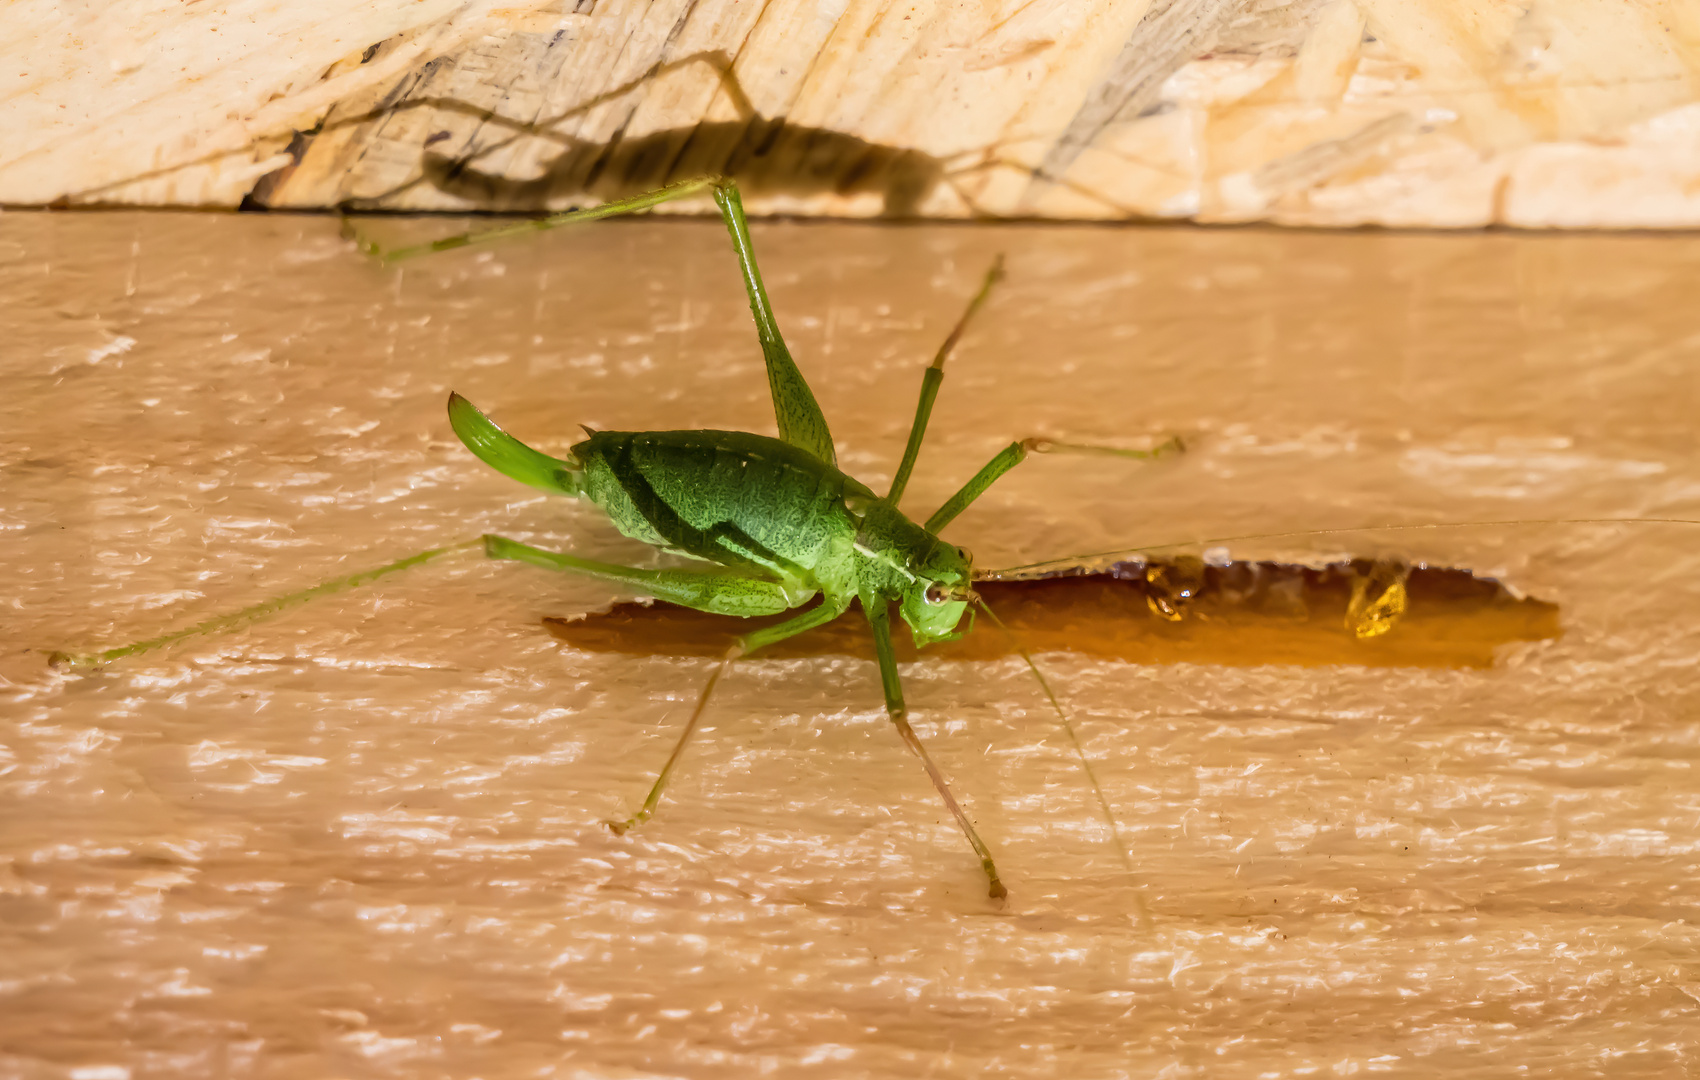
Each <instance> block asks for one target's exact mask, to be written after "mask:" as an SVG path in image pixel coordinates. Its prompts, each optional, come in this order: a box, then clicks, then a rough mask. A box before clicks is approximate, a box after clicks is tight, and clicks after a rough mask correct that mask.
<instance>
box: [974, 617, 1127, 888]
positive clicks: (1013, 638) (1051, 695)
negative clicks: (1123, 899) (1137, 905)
mask: <svg viewBox="0 0 1700 1080" xmlns="http://www.w3.org/2000/svg"><path fill="white" fill-rule="evenodd" d="M970 599H971V600H972V602H973V604H974V606H976V607H978V608H979V609H980V610H981V611H983V612H985V613H986V618H988V619H990V620H991V621H992V623H993V625H995V626H996V627H997V628H998V629H999V630H1001V631H1003V634H1004V636H1005V637H1007V638H1009V642H1010V644H1011V645H1013V646H1015V651H1016V652H1018V653H1020V654H1021V659H1022V660H1024V661H1026V663H1027V670H1028V671H1031V672H1032V673H1033V677H1034V678H1035V679H1037V680H1039V689H1041V690H1043V691H1044V692H1045V699H1046V700H1047V701H1049V702H1050V703H1051V708H1052V709H1054V710H1055V711H1056V714H1057V719H1058V720H1059V721H1061V722H1062V729H1063V731H1065V732H1067V733H1068V741H1069V743H1070V744H1072V745H1073V747H1074V756H1075V757H1076V758H1078V759H1079V761H1080V767H1081V768H1082V769H1084V770H1085V771H1086V779H1087V781H1088V782H1090V783H1091V785H1092V794H1093V795H1094V796H1096V797H1097V799H1098V808H1099V809H1100V810H1102V811H1103V813H1104V820H1105V822H1107V823H1108V824H1109V826H1110V839H1111V840H1112V841H1113V842H1114V843H1115V845H1116V852H1117V854H1119V855H1120V856H1121V860H1122V866H1123V868H1125V869H1126V870H1127V872H1128V873H1129V874H1130V875H1131V874H1132V873H1133V857H1132V856H1131V855H1129V854H1128V850H1127V845H1126V844H1124V843H1123V842H1122V834H1121V829H1120V828H1119V827H1118V826H1117V824H1116V815H1115V813H1114V812H1113V811H1112V810H1111V809H1110V800H1109V799H1108V798H1106V797H1105V795H1104V789H1103V787H1101V786H1100V785H1099V783H1098V774H1097V773H1095V772H1093V771H1092V760H1091V759H1090V758H1088V757H1087V756H1086V747H1084V746H1082V745H1081V743H1080V736H1078V735H1076V734H1075V732H1074V725H1073V724H1072V723H1070V722H1069V719H1068V713H1067V712H1065V711H1063V707H1062V702H1060V701H1058V700H1057V695H1056V693H1055V692H1053V691H1052V690H1051V684H1050V683H1049V682H1047V681H1046V680H1045V676H1044V673H1043V672H1041V671H1040V670H1039V665H1038V664H1036V663H1034V662H1033V654H1032V653H1030V652H1028V651H1027V646H1026V644H1025V643H1024V642H1022V640H1021V638H1020V637H1019V636H1017V634H1016V633H1015V631H1014V630H1011V629H1010V628H1009V624H1007V623H1005V622H1004V621H1003V620H1002V619H1000V618H998V615H997V612H995V611H993V610H992V608H991V605H989V604H987V603H986V598H985V597H983V596H981V595H980V594H979V593H978V592H975V593H971V594H970Z"/></svg>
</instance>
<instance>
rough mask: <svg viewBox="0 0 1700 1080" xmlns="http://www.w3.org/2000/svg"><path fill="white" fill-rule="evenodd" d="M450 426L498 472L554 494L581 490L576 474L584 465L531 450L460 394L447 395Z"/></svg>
mask: <svg viewBox="0 0 1700 1080" xmlns="http://www.w3.org/2000/svg"><path fill="white" fill-rule="evenodd" d="M449 426H451V427H453V428H454V429H455V434H456V435H458V436H460V441H461V442H463V443H465V444H466V448H467V449H468V450H471V451H472V452H473V453H474V454H477V455H478V457H479V459H480V460H482V461H483V462H484V463H485V464H486V465H489V466H490V467H491V468H493V469H495V470H496V471H497V472H500V473H503V474H504V475H507V476H511V477H513V478H514V479H515V480H518V481H519V482H520V483H522V484H530V485H531V486H532V487H534V488H542V489H543V490H544V491H552V492H554V493H556V494H557V495H572V496H575V497H576V496H577V495H579V494H580V492H581V491H582V488H581V487H580V485H579V477H580V475H581V474H582V473H583V471H584V467H583V466H581V465H579V464H578V463H577V462H574V461H562V460H561V459H560V458H552V457H550V456H549V455H548V454H545V453H541V452H539V451H537V450H533V449H532V448H531V447H529V446H527V445H525V444H524V443H522V442H520V441H519V440H518V439H516V438H514V437H513V436H512V435H509V434H508V433H507V432H505V431H503V430H502V429H501V428H499V427H497V426H496V424H495V422H494V421H492V420H491V419H490V418H489V417H488V416H485V415H484V414H483V413H481V412H479V411H478V406H476V405H474V404H473V403H472V402H470V401H468V400H466V399H465V398H463V397H461V396H460V395H459V394H450V395H449Z"/></svg>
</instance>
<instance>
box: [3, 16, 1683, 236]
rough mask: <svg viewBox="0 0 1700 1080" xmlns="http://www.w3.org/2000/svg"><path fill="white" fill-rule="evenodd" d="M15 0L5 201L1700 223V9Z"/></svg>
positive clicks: (6, 59) (7, 62)
mask: <svg viewBox="0 0 1700 1080" xmlns="http://www.w3.org/2000/svg"><path fill="white" fill-rule="evenodd" d="M14 12H15V13H16V15H14V14H13V13H14ZM8 19H9V20H11V22H12V25H14V26H17V27H27V28H28V30H29V31H30V32H29V33H15V34H11V35H9V36H10V37H11V39H12V44H11V45H10V46H9V47H7V49H6V51H5V52H4V53H0V64H4V67H3V68H0V78H4V77H5V76H6V75H10V74H13V73H14V72H15V73H16V75H18V76H22V77H23V80H22V81H21V82H17V81H14V80H13V79H6V82H7V83H9V84H10V85H9V86H8V92H9V93H10V97H8V98H7V99H6V100H5V101H4V102H0V123H3V125H4V128H5V130H6V131H7V132H8V139H7V141H6V145H5V146H4V147H3V148H0V201H3V202H6V203H11V204H42V203H50V202H55V201H57V202H59V203H61V204H68V205H77V204H84V203H107V204H113V203H116V204H134V205H189V206H235V205H238V204H240V203H243V202H244V201H246V202H247V204H248V205H249V206H251V207H258V206H273V207H289V208H327V207H334V206H356V207H364V208H382V209H391V210H460V211H465V210H515V211H535V210H541V209H553V208H561V207H565V206H569V205H582V204H585V203H587V202H594V201H597V200H599V199H603V198H607V197H610V196H613V195H616V194H618V193H623V192H629V191H632V190H641V189H644V188H647V187H653V186H656V185H658V184H660V183H663V182H665V181H667V180H669V179H677V178H681V177H686V176H692V175H697V174H700V173H703V172H708V171H723V172H729V173H732V174H734V175H737V176H738V177H739V178H740V179H741V180H743V181H744V182H745V184H746V187H747V188H749V189H750V198H749V199H748V204H749V206H750V207H751V209H752V211H754V212H756V213H787V214H801V215H832V216H871V215H882V214H883V215H892V216H911V215H920V216H928V217H943V218H951V217H967V216H974V215H992V216H1019V217H1039V218H1087V219H1109V220H1115V219H1127V218H1152V217H1157V218H1186V219H1196V220H1200V221H1215V222H1222V221H1256V220H1267V221H1275V222H1281V223H1288V224H1303V225H1340V226H1345V225H1361V224H1383V225H1401V226H1437V227H1456V226H1479V225H1488V224H1506V225H1518V226H1532V227H1546V226H1569V227H1612V228H1681V227H1692V226H1694V225H1696V224H1700V103H1697V99H1700V89H1697V87H1700V83H1697V76H1696V70H1697V65H1700V7H1697V6H1696V5H1695V4H1694V3H1692V2H1691V0H1515V2H1510V0H1291V2H1281V0H1116V2H1112V0H1069V2H1064V0H1032V2H1019V0H999V2H995V3H987V4H979V5H965V4H953V3H942V2H939V3H918V4H891V3H888V2H885V0H845V2H840V3H835V4H822V3H817V2H815V0H775V2H771V3H762V4H758V3H743V2H737V0H659V2H654V3H649V2H640V0H553V2H551V3H536V4H534V3H528V2H526V0H513V2H510V3H506V4H502V5H500V6H497V5H496V4H494V3H490V2H484V3H473V4H463V5H459V6H452V5H449V4H446V3H443V2H442V0H427V2H422V3H407V4H401V3H396V2H393V0H371V2H370V3H367V4H365V5H362V6H360V7H357V8H354V9H351V10H350V11H347V12H342V13H339V14H338V15H336V16H335V17H332V18H319V17H317V16H313V17H308V16H307V15H305V14H302V13H299V12H292V9H290V8H288V7H286V6H273V5H268V4H262V3H241V2H240V0H233V2H231V3H227V4H224V5H221V6H218V7H216V8H205V9H203V8H201V7H200V6H199V5H194V6H184V7H177V6H175V5H170V6H162V5H152V4H146V3H137V4H126V5H118V6H116V7H113V8H110V9H104V10H102V11H101V12H100V13H99V15H98V16H97V15H95V14H94V13H93V12H92V10H91V12H88V13H83V14H78V13H77V12H76V11H74V10H73V9H68V8H65V7H62V6H58V5H48V4H47V3H46V2H45V0H37V2H26V3H21V4H16V5H13V6H12V7H11V8H9V9H8ZM43 42H46V43H51V44H50V45H49V46H46V47H44V46H43V45H42V44H41V43H43ZM91 55H92V56H96V57H98V58H99V62H97V63H93V64H89V63H87V62H86V59H87V57H89V56H91ZM17 87H23V88H24V89H22V90H21V91H20V90H18V89H17Z"/></svg>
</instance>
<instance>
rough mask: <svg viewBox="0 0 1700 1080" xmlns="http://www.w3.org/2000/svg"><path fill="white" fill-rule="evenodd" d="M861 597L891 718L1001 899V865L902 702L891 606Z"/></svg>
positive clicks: (878, 599)
mask: <svg viewBox="0 0 1700 1080" xmlns="http://www.w3.org/2000/svg"><path fill="white" fill-rule="evenodd" d="M861 600H862V610H863V612H864V613H865V614H866V615H867V616H868V626H869V627H870V628H871V629H872V630H873V632H874V654H875V655H876V656H877V657H878V658H879V665H880V686H881V687H882V688H883V689H884V691H885V711H886V715H887V716H889V717H891V722H892V724H893V725H894V726H895V727H896V728H897V734H898V735H899V736H901V737H902V739H903V744H904V745H905V746H907V747H909V749H910V750H911V751H913V752H914V754H915V756H916V757H918V758H920V759H921V765H922V767H923V768H925V769H926V770H927V778H928V779H930V780H931V781H932V782H933V787H934V788H936V789H937V790H938V793H939V795H940V797H941V798H943V799H944V804H945V806H947V807H949V808H950V812H951V814H953V815H954V816H955V817H956V823H957V824H958V825H960V826H962V832H963V834H964V835H966V836H967V837H968V843H969V845H970V846H971V847H973V849H974V854H976V855H978V856H979V857H980V867H981V869H983V870H985V871H986V878H987V880H988V881H989V882H990V883H991V888H990V890H989V895H990V896H991V897H992V899H994V900H1002V899H1003V898H1004V897H1006V896H1008V895H1009V890H1008V889H1006V888H1004V886H1003V882H1002V881H1000V880H999V879H998V868H997V865H996V864H995V863H993V862H992V852H991V849H990V848H988V847H987V846H986V842H985V841H984V840H981V839H980V834H979V833H977V832H975V831H974V826H973V824H972V823H971V822H970V821H969V820H968V815H967V814H964V813H963V812H962V807H960V806H958V805H957V803H956V796H954V795H952V794H951V793H950V785H949V784H947V783H945V779H944V774H943V773H942V772H940V771H939V767H938V766H937V765H935V764H933V759H932V755H930V754H928V753H927V748H926V747H925V746H923V745H921V739H920V737H919V736H918V735H916V734H915V729H914V728H912V727H910V726H909V709H908V707H907V706H905V705H904V704H903V684H902V683H901V682H900V681H899V680H898V678H897V659H896V657H895V656H894V655H893V653H892V651H891V611H890V605H889V604H888V603H887V602H886V601H885V600H884V599H883V598H881V597H878V596H874V595H872V594H871V593H870V592H869V591H868V590H863V593H862V597H861Z"/></svg>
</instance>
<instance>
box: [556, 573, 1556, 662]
mask: <svg viewBox="0 0 1700 1080" xmlns="http://www.w3.org/2000/svg"><path fill="white" fill-rule="evenodd" d="M1132 565H1134V566H1137V567H1138V570H1137V572H1134V571H1132V570H1129V569H1126V568H1127V567H1129V566H1130V564H1125V563H1124V564H1119V565H1118V566H1116V567H1112V568H1110V569H1108V570H1104V571H1100V572H1095V573H1083V574H1075V575H1070V576H1059V577H1051V578H1046V579H1041V580H1033V581H1001V582H982V583H980V584H978V585H976V586H975V587H976V589H977V591H979V592H980V593H981V595H982V596H984V598H985V600H986V602H987V603H988V604H989V605H990V606H991V608H992V610H993V611H995V612H997V613H998V616H999V617H1000V618H1002V619H1003V620H1004V622H1005V623H1007V624H1008V626H1009V628H1010V629H1011V630H1012V631H1013V632H1014V634H1015V636H1016V637H1018V638H1019V639H1020V640H1021V642H1022V644H1023V645H1024V646H1026V648H1027V649H1028V650H1029V651H1031V652H1034V653H1053V652H1067V653H1075V654H1078V655H1082V656H1090V657H1095V658H1100V659H1112V660H1122V661H1126V662H1128V663H1133V664H1179V663H1193V664H1215V665H1222V666H1228V667H1252V666H1260V665H1266V664H1276V665H1288V666H1296V667H1326V666H1331V665H1342V664H1345V665H1356V666H1362V667H1416V668H1457V669H1464V668H1488V667H1492V666H1493V662H1494V654H1495V651H1496V650H1497V649H1498V648H1499V647H1500V646H1502V645H1507V644H1510V643H1512V642H1517V641H1548V640H1553V639H1556V638H1557V637H1558V636H1559V635H1560V634H1561V633H1562V630H1561V628H1560V625H1559V609H1558V605H1556V604H1552V603H1548V602H1546V601H1543V600H1537V599H1533V598H1528V597H1520V596H1518V595H1517V594H1515V593H1514V592H1512V591H1511V590H1510V589H1507V588H1506V587H1505V586H1504V585H1502V584H1500V583H1499V582H1497V581H1493V580H1490V579H1486V578H1478V577H1476V576H1474V575H1473V574H1471V573H1470V572H1469V571H1467V570H1458V569H1450V568H1436V567H1417V568H1414V569H1412V570H1411V572H1410V576H1409V578H1408V579H1407V581H1406V588H1407V590H1408V593H1409V607H1408V609H1407V610H1406V612H1405V614H1404V615H1403V617H1401V618H1400V619H1399V620H1398V621H1397V623H1395V625H1394V626H1393V628H1392V629H1391V630H1390V631H1389V632H1387V633H1386V634H1384V635H1381V636H1378V637H1373V638H1369V639H1360V638H1359V637H1357V636H1356V635H1355V634H1354V633H1353V632H1352V630H1350V629H1348V627H1347V625H1346V610H1347V605H1348V603H1349V601H1350V599H1351V594H1352V585H1353V582H1354V581H1355V580H1357V579H1358V578H1359V577H1361V576H1362V575H1363V574H1364V573H1366V572H1367V571H1368V569H1369V567H1370V565H1371V564H1370V563H1369V561H1368V560H1357V561H1354V562H1351V563H1339V564H1334V565H1329V566H1325V567H1321V568H1313V567H1304V566H1295V565H1290V564H1285V563H1273V562H1234V563H1229V564H1227V565H1225V566H1205V567H1204V568H1203V579H1202V585H1201V588H1200V589H1199V590H1198V592H1197V594H1196V596H1195V597H1194V599H1193V600H1192V601H1191V603H1190V604H1189V605H1188V606H1187V607H1186V609H1185V617H1183V618H1182V619H1180V620H1179V621H1170V620H1167V619H1165V618H1162V617H1160V616H1159V615H1157V614H1155V613H1154V612H1153V610H1152V605H1151V604H1150V603H1149V602H1148V598H1149V597H1150V596H1151V592H1150V588H1151V587H1150V586H1149V585H1148V584H1147V583H1146V580H1145V574H1144V572H1143V564H1132ZM1153 565H1160V564H1153ZM780 618H783V617H776V618H771V619H762V620H748V619H733V618H728V617H724V616H717V615H709V614H705V613H703V612H698V611H691V610H689V609H686V608H680V607H675V606H673V605H670V604H664V603H659V602H655V603H645V602H640V601H632V602H626V603H620V604H616V605H614V607H613V608H612V609H610V610H609V611H606V612H602V613H596V614H591V615H587V616H583V617H579V618H572V619H558V618H548V619H544V620H543V623H544V625H545V626H546V627H547V628H548V630H549V632H550V633H551V634H552V635H554V637H555V638H556V639H557V640H559V641H561V642H562V643H563V644H566V645H568V646H571V647H572V648H574V649H581V650H584V651H586V652H597V653H626V654H634V655H670V656H713V657H718V656H720V655H722V654H724V653H725V652H726V650H727V648H728V647H729V646H730V645H731V643H732V640H733V638H735V637H736V636H737V635H739V634H742V633H747V632H748V631H750V630H752V629H755V628H756V627H758V626H763V625H768V624H771V623H773V622H778V621H780ZM894 636H895V638H896V641H895V644H896V646H897V654H898V659H899V660H904V661H912V660H915V659H917V658H918V657H919V655H920V654H919V653H918V652H917V650H916V649H915V646H914V644H913V642H912V641H911V640H910V638H909V635H908V634H906V633H902V632H899V633H897V634H896V635H894ZM759 655H760V656H761V657H765V658H769V659H797V658H813V657H824V656H851V657H859V658H862V659H866V660H869V661H872V660H873V658H874V652H873V641H872V638H871V637H869V635H868V629H867V624H866V622H865V621H864V620H863V619H862V618H860V617H859V615H856V614H854V613H851V614H848V615H846V616H844V617H841V618H839V619H837V620H835V621H834V622H832V623H831V624H829V625H827V626H824V627H821V628H819V629H816V630H812V631H810V632H808V633H805V634H801V635H798V636H797V637H795V638H792V639H791V640H789V641H785V642H781V643H780V644H778V645H774V646H770V647H769V648H767V649H764V650H762V652H761V653H760V654H759ZM925 655H926V656H927V657H930V658H933V659H938V660H949V661H964V660H997V659H1001V658H1004V657H1009V656H1014V655H1017V652H1016V648H1015V646H1014V644H1013V643H1012V641H1011V640H1010V637H1009V636H1008V635H1006V634H1004V633H1002V632H1001V631H999V630H998V629H997V627H996V626H994V625H992V624H991V623H990V621H989V620H987V619H985V618H983V617H982V618H980V619H979V620H978V622H977V623H976V625H975V627H974V629H973V630H972V631H971V632H970V633H968V634H967V635H966V636H964V637H963V638H961V639H960V640H957V641H953V642H946V643H943V644H940V645H935V646H932V647H930V648H929V649H928V650H927V651H926V654H925Z"/></svg>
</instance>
